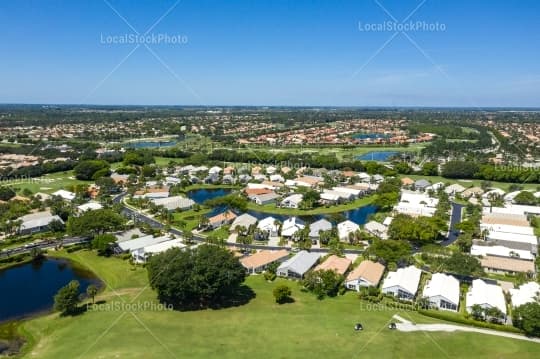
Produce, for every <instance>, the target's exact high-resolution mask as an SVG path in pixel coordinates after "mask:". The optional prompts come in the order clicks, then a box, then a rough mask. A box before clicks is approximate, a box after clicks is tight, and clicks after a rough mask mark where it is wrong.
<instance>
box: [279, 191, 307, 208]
mask: <svg viewBox="0 0 540 359" xmlns="http://www.w3.org/2000/svg"><path fill="white" fill-rule="evenodd" d="M303 198H304V196H303V195H301V194H292V195H290V196H288V197H285V198H284V199H283V200H282V201H281V207H285V208H298V207H299V206H300V203H301V202H302V200H303Z"/></svg>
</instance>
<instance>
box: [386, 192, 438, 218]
mask: <svg viewBox="0 0 540 359" xmlns="http://www.w3.org/2000/svg"><path fill="white" fill-rule="evenodd" d="M438 204H439V199H438V198H433V197H429V195H427V194H426V193H415V192H409V191H401V198H400V201H399V203H398V204H397V205H396V206H394V211H396V212H398V213H402V214H407V215H410V216H415V217H416V216H426V217H432V216H433V215H434V214H435V212H436V211H437V205H438Z"/></svg>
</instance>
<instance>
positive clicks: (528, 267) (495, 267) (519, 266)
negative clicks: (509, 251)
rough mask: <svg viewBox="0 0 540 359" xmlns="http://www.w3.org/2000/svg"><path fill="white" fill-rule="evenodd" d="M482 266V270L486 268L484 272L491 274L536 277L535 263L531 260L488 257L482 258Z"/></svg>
mask: <svg viewBox="0 0 540 359" xmlns="http://www.w3.org/2000/svg"><path fill="white" fill-rule="evenodd" d="M480 264H481V265H482V268H484V270H486V271H487V272H491V273H501V274H505V273H506V274H517V273H530V274H532V275H533V276H536V266H535V265H534V261H531V260H524V259H515V258H505V257H495V256H489V255H488V256H484V257H482V258H480Z"/></svg>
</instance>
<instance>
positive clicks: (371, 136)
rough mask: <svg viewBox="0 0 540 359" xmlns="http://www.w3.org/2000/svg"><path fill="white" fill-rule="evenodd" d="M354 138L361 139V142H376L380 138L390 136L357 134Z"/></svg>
mask: <svg viewBox="0 0 540 359" xmlns="http://www.w3.org/2000/svg"><path fill="white" fill-rule="evenodd" d="M352 137H353V138H356V139H359V140H367V139H370V140H375V139H378V138H389V137H390V136H389V135H385V134H384V133H357V134H356V135H353V136H352Z"/></svg>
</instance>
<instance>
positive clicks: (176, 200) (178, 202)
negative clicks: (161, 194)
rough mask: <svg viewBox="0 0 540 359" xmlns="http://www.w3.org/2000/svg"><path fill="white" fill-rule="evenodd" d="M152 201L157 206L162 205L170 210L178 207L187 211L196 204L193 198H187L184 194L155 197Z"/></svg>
mask: <svg viewBox="0 0 540 359" xmlns="http://www.w3.org/2000/svg"><path fill="white" fill-rule="evenodd" d="M152 202H153V203H154V204H155V205H156V206H161V207H163V208H165V209H167V210H168V211H174V210H177V209H180V210H182V211H185V210H188V209H190V208H191V207H193V205H194V204H195V201H193V200H192V199H191V198H187V197H183V196H173V197H165V198H153V199H152Z"/></svg>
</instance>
